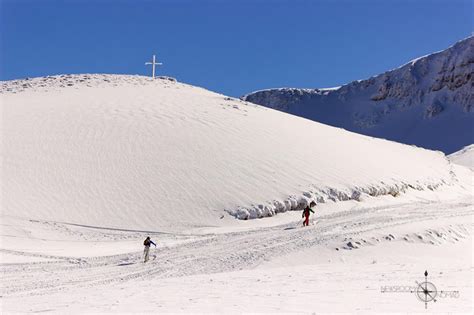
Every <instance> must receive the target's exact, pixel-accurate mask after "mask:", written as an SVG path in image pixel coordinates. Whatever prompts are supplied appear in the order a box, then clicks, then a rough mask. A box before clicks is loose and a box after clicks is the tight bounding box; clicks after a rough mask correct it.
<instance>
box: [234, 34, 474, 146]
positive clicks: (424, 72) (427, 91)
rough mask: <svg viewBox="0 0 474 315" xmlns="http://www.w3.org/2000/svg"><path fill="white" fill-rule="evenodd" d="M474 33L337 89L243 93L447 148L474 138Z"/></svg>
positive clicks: (311, 115) (321, 118)
mask: <svg viewBox="0 0 474 315" xmlns="http://www.w3.org/2000/svg"><path fill="white" fill-rule="evenodd" d="M473 72H474V37H469V38H467V39H465V40H462V41H460V42H458V43H456V44H455V45H453V46H452V47H450V48H448V49H446V50H444V51H441V52H438V53H434V54H431V55H428V56H425V57H421V58H418V59H415V60H413V61H411V62H409V63H407V64H405V65H404V66H401V67H400V68H398V69H394V70H391V71H388V72H385V73H383V74H381V75H378V76H375V77H372V78H370V79H367V80H359V81H355V82H351V83H349V84H347V85H344V86H342V87H339V88H336V89H296V88H280V89H269V90H262V91H257V92H253V93H250V94H248V95H245V96H243V97H242V99H244V100H246V101H249V102H252V103H256V104H260V105H264V106H267V107H271V108H275V109H278V110H281V111H284V112H288V113H291V114H294V115H297V116H301V117H305V118H308V119H312V120H315V121H318V122H322V123H325V124H329V125H333V126H337V127H342V128H345V129H347V130H351V131H354V132H357V133H362V134H366V135H370V136H376V137H380V138H386V139H390V140H394V141H397V142H402V143H406V144H415V145H418V146H421V147H425V148H430V149H436V150H442V151H444V152H446V153H451V152H454V151H457V150H459V149H460V148H462V147H463V146H466V145H468V144H471V143H473V142H474V93H473V91H474V88H473V84H474V75H473Z"/></svg>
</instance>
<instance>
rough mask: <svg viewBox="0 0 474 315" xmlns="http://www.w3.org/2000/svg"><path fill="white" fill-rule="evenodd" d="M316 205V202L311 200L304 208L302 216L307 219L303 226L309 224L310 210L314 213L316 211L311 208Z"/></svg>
mask: <svg viewBox="0 0 474 315" xmlns="http://www.w3.org/2000/svg"><path fill="white" fill-rule="evenodd" d="M315 205H316V202H314V201H311V203H310V204H309V206H306V208H304V210H303V215H302V216H301V217H302V218H305V220H304V221H303V226H308V225H309V213H310V212H312V213H314V211H313V210H311V208H312V207H314V206H315Z"/></svg>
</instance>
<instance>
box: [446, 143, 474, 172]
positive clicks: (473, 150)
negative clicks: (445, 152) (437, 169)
mask: <svg viewBox="0 0 474 315" xmlns="http://www.w3.org/2000/svg"><path fill="white" fill-rule="evenodd" d="M448 158H449V160H450V161H451V162H453V163H456V164H459V165H463V166H466V167H469V168H471V169H474V144H471V145H468V146H467V147H464V148H462V149H461V150H459V151H458V152H454V153H453V154H450V155H449V156H448Z"/></svg>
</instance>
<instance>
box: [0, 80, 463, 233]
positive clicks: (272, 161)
mask: <svg viewBox="0 0 474 315" xmlns="http://www.w3.org/2000/svg"><path fill="white" fill-rule="evenodd" d="M51 81H52V82H53V83H49V82H51ZM25 82H26V83H25ZM61 82H63V83H61ZM16 83H18V81H13V82H5V83H3V90H4V91H5V92H4V93H3V94H2V112H3V126H2V134H3V137H2V138H3V180H2V190H3V200H2V208H3V209H2V212H3V214H4V215H14V216H16V217H21V218H29V219H39V220H52V221H58V222H67V223H75V224H84V225H91V226H101V227H104V226H106V227H111V228H121V229H145V230H154V229H157V228H158V227H160V228H174V227H200V226H207V225H221V224H227V223H225V222H226V220H223V219H221V217H222V216H224V218H226V219H227V221H228V219H229V218H228V215H227V212H229V213H231V214H234V215H236V216H238V217H239V218H243V219H246V218H256V217H263V216H271V215H273V214H275V212H284V211H286V210H295V209H302V208H303V207H304V205H305V204H306V203H307V201H309V200H317V201H318V202H324V201H327V200H347V199H357V200H359V199H361V198H363V196H364V195H365V194H369V195H383V194H392V195H396V194H399V193H403V192H405V191H406V190H409V189H419V190H423V189H436V188H438V187H440V186H445V185H448V186H449V185H457V183H458V180H459V179H458V178H457V176H458V174H457V173H456V171H455V167H454V166H453V165H452V164H450V162H449V161H448V160H447V159H446V157H445V156H444V155H443V154H442V153H441V152H433V151H429V150H424V149H420V148H416V147H411V146H407V145H401V144H398V143H394V142H390V141H385V140H380V139H376V138H370V137H366V136H361V135H358V134H354V133H350V132H347V131H344V130H342V129H338V128H333V127H328V126H325V125H322V124H319V123H315V122H312V121H309V120H305V119H301V118H298V117H294V116H291V115H288V114H284V113H281V112H278V111H275V110H270V109H267V108H264V107H259V106H256V105H254V104H251V103H246V102H243V101H240V100H237V99H231V98H227V97H225V96H223V95H220V94H216V93H212V92H210V91H207V90H204V89H201V88H197V87H193V86H189V85H186V84H182V83H177V82H173V81H169V80H164V79H163V80H155V81H151V80H150V79H148V78H146V77H138V76H113V75H74V76H63V77H53V78H51V77H49V78H38V79H34V80H28V81H21V82H19V84H16ZM25 85H29V86H30V87H28V88H26V89H24V90H22V89H23V87H24V86H25ZM58 85H59V87H58ZM61 85H64V87H61ZM18 86H20V87H21V88H20V89H16V87H18ZM9 89H10V91H8V90H9ZM225 210H227V212H226V211H225Z"/></svg>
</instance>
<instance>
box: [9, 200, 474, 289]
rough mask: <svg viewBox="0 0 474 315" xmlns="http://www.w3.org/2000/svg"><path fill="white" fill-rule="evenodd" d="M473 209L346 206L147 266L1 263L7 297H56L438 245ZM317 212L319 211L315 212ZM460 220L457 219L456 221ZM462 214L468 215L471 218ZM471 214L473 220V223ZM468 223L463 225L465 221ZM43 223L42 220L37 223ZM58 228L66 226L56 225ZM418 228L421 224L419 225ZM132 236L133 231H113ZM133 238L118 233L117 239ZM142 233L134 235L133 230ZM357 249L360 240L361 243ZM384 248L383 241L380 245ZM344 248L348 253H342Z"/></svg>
mask: <svg viewBox="0 0 474 315" xmlns="http://www.w3.org/2000/svg"><path fill="white" fill-rule="evenodd" d="M473 214H474V209H473V206H472V203H471V202H470V200H469V199H466V200H465V201H464V202H459V201H457V202H450V203H447V202H443V203H434V202H417V203H401V204H397V205H391V206H380V207H362V208H358V207H354V208H353V209H350V210H348V211H342V212H338V213H328V214H324V215H321V216H319V217H318V218H317V219H316V224H314V225H311V226H310V227H307V228H295V229H293V227H294V226H295V224H296V223H295V222H293V223H290V224H284V225H278V226H274V227H264V228H259V229H255V230H250V231H243V232H230V233H221V234H203V235H201V236H195V235H189V236H187V238H188V239H187V240H186V241H185V242H183V243H181V244H178V245H176V246H172V247H162V246H160V239H159V236H158V238H156V237H155V238H156V240H157V241H158V245H159V247H158V250H154V249H153V250H152V253H151V260H150V261H149V262H148V263H146V264H144V263H142V252H141V251H136V252H129V253H124V254H118V255H110V256H96V257H65V256H54V255H43V254H32V253H25V252H20V251H13V250H5V249H2V251H1V252H2V254H13V255H27V256H35V257H39V258H45V259H51V261H46V262H45V261H39V262H33V263H19V264H1V265H0V270H1V273H2V286H1V290H2V297H4V298H5V297H6V298H8V297H27V296H33V295H50V294H53V293H56V292H59V291H61V292H65V291H67V290H74V289H77V288H79V287H96V286H98V285H111V284H113V283H117V282H126V281H131V280H140V279H145V278H146V279H150V278H151V279H153V278H172V277H182V276H190V275H199V274H213V273H221V272H231V271H237V270H245V269H253V268H255V267H257V266H258V265H259V264H261V263H264V262H266V261H270V260H272V259H273V258H276V257H278V256H282V255H286V254H291V253H293V252H296V251H300V250H304V249H308V248H312V247H314V246H325V247H327V248H331V249H334V250H335V248H338V249H339V250H340V251H344V250H349V249H350V248H348V247H347V244H348V243H349V242H351V244H359V245H360V246H364V245H375V244H380V242H389V241H405V242H407V241H409V242H425V243H430V242H431V243H432V244H437V243H438V244H440V243H442V242H446V241H447V242H456V241H459V240H462V239H463V238H467V237H468V235H469V234H470V233H471V230H472V222H470V221H471V220H472V215H473ZM317 215H318V214H317ZM451 218H454V219H455V221H453V222H450V219H451ZM463 218H466V219H465V220H464V219H463ZM468 219H471V220H468ZM436 221H438V225H439V223H441V227H438V228H429V229H425V230H418V229H416V228H415V230H411V231H410V232H411V233H405V234H403V235H398V234H397V232H392V231H393V230H395V231H396V229H397V227H404V226H409V225H410V224H413V223H419V222H429V224H430V225H429V226H433V224H432V222H436ZM460 222H464V223H460ZM38 224H39V223H38ZM54 226H60V227H61V226H62V227H65V225H61V224H54ZM415 226H419V225H415ZM82 233H84V234H86V233H92V234H93V235H94V236H95V237H97V236H99V235H100V234H102V235H110V234H108V233H111V232H110V231H108V230H106V229H105V230H102V231H98V230H97V229H95V230H91V229H88V228H83V229H82ZM117 234H119V235H120V234H125V235H130V234H129V233H128V232H120V233H118V232H113V233H112V235H113V237H116V236H117ZM121 237H125V238H127V236H123V235H122V236H119V237H118V238H121ZM134 237H136V233H135V235H134ZM355 246H356V247H357V246H358V245H355ZM379 246H381V245H379ZM341 253H342V252H341Z"/></svg>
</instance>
